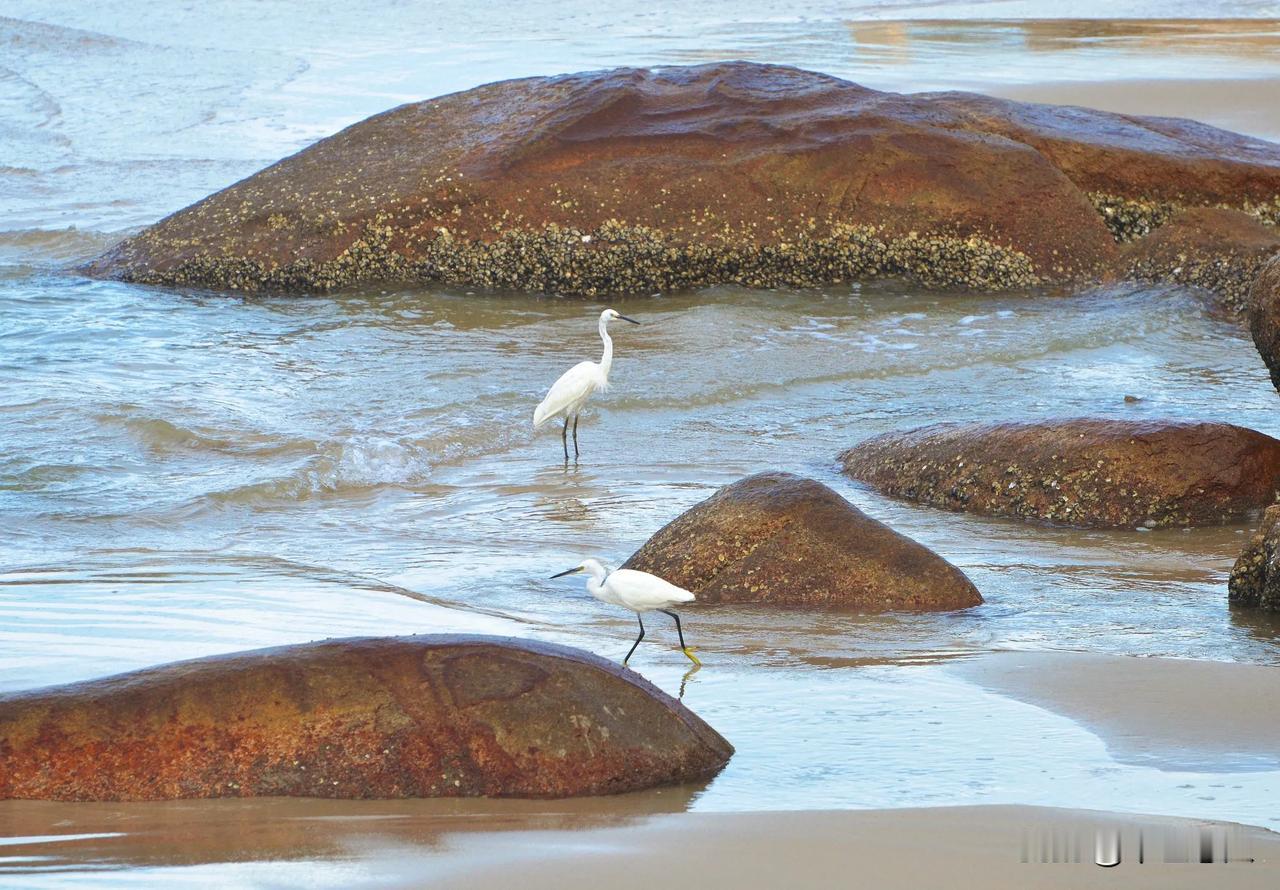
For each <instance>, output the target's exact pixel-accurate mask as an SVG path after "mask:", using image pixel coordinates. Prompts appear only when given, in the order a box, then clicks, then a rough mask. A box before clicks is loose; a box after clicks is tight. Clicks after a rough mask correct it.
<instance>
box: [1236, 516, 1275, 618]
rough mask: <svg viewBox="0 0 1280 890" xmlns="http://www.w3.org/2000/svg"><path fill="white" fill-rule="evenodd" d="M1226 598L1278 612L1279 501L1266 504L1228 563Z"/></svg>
mask: <svg viewBox="0 0 1280 890" xmlns="http://www.w3.org/2000/svg"><path fill="white" fill-rule="evenodd" d="M1227 599H1228V600H1229V601H1230V602H1231V603H1232V604H1234V605H1237V606H1247V607H1250V608H1258V609H1266V610H1268V611H1271V612H1280V505H1277V506H1273V507H1268V508H1267V512H1266V513H1264V514H1263V515H1262V524H1261V525H1260V526H1258V530H1257V531H1256V532H1254V535H1253V537H1252V538H1250V539H1249V543H1248V545H1247V546H1246V547H1245V548H1244V551H1243V552H1242V553H1241V554H1240V558H1239V559H1237V560H1236V564H1235V565H1234V566H1232V567H1231V577H1230V578H1229V579H1228V581H1227Z"/></svg>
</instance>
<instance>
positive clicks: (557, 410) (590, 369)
mask: <svg viewBox="0 0 1280 890" xmlns="http://www.w3.org/2000/svg"><path fill="white" fill-rule="evenodd" d="M615 318H620V319H622V320H623V321H629V322H631V323H632V324H640V322H638V321H636V320H635V319H634V318H627V317H626V316H625V315H619V314H618V313H617V312H616V311H614V310H613V309H606V310H604V311H603V312H601V313H600V339H601V340H603V341H604V355H602V356H601V357H600V361H599V362H578V364H576V365H574V366H573V367H572V368H570V369H569V370H567V371H565V372H564V373H563V374H561V375H560V379H559V380H557V381H556V382H555V383H553V384H551V389H549V390H548V391H547V395H546V398H544V399H543V400H542V402H541V403H540V404H539V405H538V407H537V408H535V409H534V411H533V428H534V429H535V430H536V429H537V428H538V427H540V426H542V425H543V424H544V423H546V422H547V421H548V420H550V419H551V418H553V417H555V416H557V415H559V414H563V415H564V429H563V430H561V431H560V443H561V444H562V445H564V459H565V460H566V461H567V460H568V459H569V441H568V436H569V418H570V417H572V418H573V456H574V457H577V456H578V412H579V411H581V410H582V406H583V405H585V404H586V403H587V399H589V398H591V394H592V393H594V392H596V391H597V390H598V391H600V392H603V391H604V390H606V389H608V388H609V369H610V368H611V367H613V340H611V339H609V331H608V325H609V322H611V321H613V320H614V319H615Z"/></svg>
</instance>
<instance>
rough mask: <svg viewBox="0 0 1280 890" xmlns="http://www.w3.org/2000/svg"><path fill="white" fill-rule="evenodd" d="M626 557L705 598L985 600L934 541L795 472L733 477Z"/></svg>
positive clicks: (903, 603) (900, 602)
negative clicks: (899, 528) (903, 530)
mask: <svg viewBox="0 0 1280 890" xmlns="http://www.w3.org/2000/svg"><path fill="white" fill-rule="evenodd" d="M624 567H625V568H630V569H640V570H641V571H646V572H652V573H653V574H655V575H658V576H659V577H662V578H665V579H667V580H668V581H670V582H671V583H673V584H677V585H679V586H681V587H684V588H686V589H688V590H691V591H693V592H694V593H695V594H697V597H698V602H700V603H770V604H775V605H785V606H822V607H840V608H850V609H858V610H867V611H881V610H886V609H963V608H966V607H968V606H976V605H978V604H979V603H981V602H982V596H981V595H980V594H979V593H978V591H977V589H976V588H975V587H974V586H973V584H972V583H971V582H970V581H969V579H968V578H966V577H965V575H964V573H963V572H961V571H960V570H959V569H957V568H956V567H955V566H953V565H951V563H949V562H947V561H946V560H945V559H943V558H942V557H940V556H938V555H937V554H936V553H934V552H933V551H932V550H929V549H928V548H927V547H925V546H923V545H921V544H917V543H916V542H915V541H912V540H911V539H910V538H907V537H904V536H903V535H900V534H898V533H897V532H895V531H894V530H893V529H891V528H889V527H888V526H887V525H884V524H882V523H880V522H877V521H876V520H874V519H872V518H871V517H869V516H867V515H866V514H865V513H863V512H862V511H861V510H859V509H858V508H857V507H855V506H853V505H852V504H850V503H849V502H848V501H846V500H845V499H844V498H842V497H840V495H838V494H836V493H835V492H834V491H832V490H831V489H830V488H828V487H827V486H825V485H823V484H821V483H820V482H815V481H813V480H812V479H803V478H801V477H799V476H793V475H791V474H790V473H759V474H757V475H755V476H748V477H747V478H746V479H743V480H741V481H739V482H735V483H734V484H732V485H727V486H725V487H724V488H722V489H720V490H719V491H718V492H716V493H715V494H714V495H712V496H711V497H709V498H708V499H707V500H705V501H703V502H701V503H700V504H697V505H695V506H694V507H693V508H692V509H690V510H688V511H686V512H685V513H682V514H681V515H680V516H678V517H677V518H676V519H674V520H673V521H672V522H670V523H668V524H667V525H666V526H664V527H663V528H661V529H660V530H659V531H658V532H657V533H656V534H655V535H654V536H653V537H651V538H650V539H649V540H648V541H646V542H645V545H644V546H643V547H641V548H640V549H639V550H638V551H636V553H635V554H634V555H633V556H632V557H631V558H630V559H629V560H627V562H626V565H625V566H624Z"/></svg>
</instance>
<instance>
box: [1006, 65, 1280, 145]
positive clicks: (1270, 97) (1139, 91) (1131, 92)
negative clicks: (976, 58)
mask: <svg viewBox="0 0 1280 890" xmlns="http://www.w3.org/2000/svg"><path fill="white" fill-rule="evenodd" d="M1278 90H1280V82H1278V81H1277V80H1276V79H1274V78H1249V79H1239V80H1234V79H1194V80H1192V79H1179V78H1161V79H1154V78H1152V79H1135V80H1112V81H1071V82H1052V81H1049V82H1045V83H1035V84H1015V85H1008V86H1001V85H998V84H984V85H983V88H982V91H983V92H987V93H990V94H992V95H994V96H1000V97H1002V98H1005V99H1017V100H1019V101H1022V102H1047V103H1051V104H1055V105H1083V106H1085V107H1086V108H1098V109H1101V110H1102V111H1113V112H1116V113H1118V114H1142V115H1152V116H1157V117H1188V118H1192V119H1194V120H1198V121H1204V122H1205V123H1208V124H1213V125H1214V126H1215V127H1222V128H1224V129H1227V130H1234V131H1235V132H1238V133H1247V134H1248V135H1250V136H1257V137H1260V138H1262V139H1270V140H1272V141H1276V140H1280V102H1276V101H1275V97H1276V96H1277V94H1278V92H1277V91H1278Z"/></svg>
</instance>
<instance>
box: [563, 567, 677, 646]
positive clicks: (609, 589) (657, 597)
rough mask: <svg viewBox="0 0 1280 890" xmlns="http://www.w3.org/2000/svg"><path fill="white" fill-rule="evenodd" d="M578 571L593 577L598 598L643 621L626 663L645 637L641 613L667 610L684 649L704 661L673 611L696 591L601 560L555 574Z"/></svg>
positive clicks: (591, 587)
mask: <svg viewBox="0 0 1280 890" xmlns="http://www.w3.org/2000/svg"><path fill="white" fill-rule="evenodd" d="M575 572H586V573H587V574H589V575H590V576H591V577H590V578H588V579H587V592H588V593H590V594H591V595H592V596H594V597H595V598H596V599H598V600H600V601H601V602H602V603H608V604H609V605H611V606H622V607H623V608H624V609H630V610H631V611H632V612H635V613H636V618H637V620H639V622H640V636H639V637H637V638H636V641H635V643H634V644H633V645H632V647H631V652H628V653H627V657H626V658H624V659H622V663H623V664H626V663H627V662H628V661H629V660H630V659H631V653H632V652H635V651H636V646H639V645H640V641H641V640H643V639H644V619H643V618H642V617H640V616H642V615H643V614H644V613H645V612H664V613H666V614H667V615H670V616H671V617H672V618H674V619H675V621H676V632H677V633H678V634H679V635H680V649H681V651H682V652H684V654H685V655H686V656H688V658H689V660H690V661H692V662H693V663H694V664H702V662H700V661H699V660H698V658H697V656H696V655H694V654H693V650H692V649H691V648H690V647H688V646H686V645H685V644H684V629H683V628H681V627H680V616H679V615H677V614H676V613H675V612H672V611H669V610H670V609H671V607H672V606H678V605H680V604H682V603H691V602H693V600H694V596H693V594H692V593H690V592H689V591H687V590H685V589H684V588H683V587H677V586H676V585H674V584H672V583H671V582H669V581H664V580H663V579H662V578H659V577H658V576H657V575H651V574H649V573H648V572H640V571H637V570H635V569H616V570H613V571H610V570H609V568H608V567H606V566H605V565H604V564H603V563H602V562H600V560H598V559H588V560H584V561H583V563H582V565H580V566H576V567H574V568H572V569H568V570H567V571H563V572H560V573H559V574H558V575H553V576H552V577H554V578H560V577H563V576H564V575H572V574H574V573H575Z"/></svg>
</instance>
